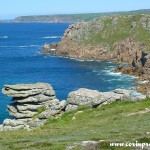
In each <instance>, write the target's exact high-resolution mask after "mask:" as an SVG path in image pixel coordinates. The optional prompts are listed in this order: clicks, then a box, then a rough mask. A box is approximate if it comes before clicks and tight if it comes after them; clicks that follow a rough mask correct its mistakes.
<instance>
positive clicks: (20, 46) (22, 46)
mask: <svg viewBox="0 0 150 150" xmlns="http://www.w3.org/2000/svg"><path fill="white" fill-rule="evenodd" d="M0 47H1V48H7V47H8V48H10V47H12V48H25V47H41V45H19V46H15V45H13V46H0Z"/></svg>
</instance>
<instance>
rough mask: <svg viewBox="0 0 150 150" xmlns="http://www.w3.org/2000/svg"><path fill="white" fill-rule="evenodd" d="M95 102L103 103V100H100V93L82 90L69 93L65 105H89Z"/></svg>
mask: <svg viewBox="0 0 150 150" xmlns="http://www.w3.org/2000/svg"><path fill="white" fill-rule="evenodd" d="M97 101H98V103H101V102H103V101H105V99H103V98H102V93H100V92H98V91H97V90H89V89H84V88H81V89H79V90H77V91H74V92H71V93H69V95H68V99H67V103H68V104H72V105H87V104H89V105H91V103H92V102H97Z"/></svg>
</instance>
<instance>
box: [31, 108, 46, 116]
mask: <svg viewBox="0 0 150 150" xmlns="http://www.w3.org/2000/svg"><path fill="white" fill-rule="evenodd" d="M45 110H46V108H45V106H41V107H39V108H38V109H37V113H36V114H35V115H33V118H37V117H38V115H39V114H41V113H42V112H43V111H45Z"/></svg>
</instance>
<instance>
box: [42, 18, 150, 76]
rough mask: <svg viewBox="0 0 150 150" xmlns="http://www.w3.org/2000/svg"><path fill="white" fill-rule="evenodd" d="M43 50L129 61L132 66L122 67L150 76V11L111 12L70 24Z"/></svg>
mask: <svg viewBox="0 0 150 150" xmlns="http://www.w3.org/2000/svg"><path fill="white" fill-rule="evenodd" d="M51 50H53V51H51ZM43 52H44V53H52V54H53V55H57V56H65V57H73V58H77V59H83V60H108V59H109V60H110V59H112V60H116V61H118V62H128V63H129V68H125V69H122V70H120V71H122V72H124V73H128V74H134V75H138V76H142V77H144V78H145V79H149V78H150V77H149V74H150V69H149V68H150V59H149V57H150V54H149V52H150V15H128V16H107V17H102V18H96V19H94V20H93V21H90V22H81V23H76V24H73V25H70V26H69V28H68V29H67V30H66V31H65V33H64V37H63V38H62V40H61V42H60V43H58V44H56V45H55V44H54V45H53V44H50V45H49V44H48V45H45V46H44V51H43Z"/></svg>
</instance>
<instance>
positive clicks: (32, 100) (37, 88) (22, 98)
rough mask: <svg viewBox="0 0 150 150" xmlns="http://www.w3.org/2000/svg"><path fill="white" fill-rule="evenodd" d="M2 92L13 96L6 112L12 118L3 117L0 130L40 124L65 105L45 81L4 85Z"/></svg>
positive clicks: (26, 127)
mask: <svg viewBox="0 0 150 150" xmlns="http://www.w3.org/2000/svg"><path fill="white" fill-rule="evenodd" d="M2 92H3V93H4V94H6V95H8V96H11V97H13V98H12V101H13V103H12V104H10V105H8V112H9V113H10V115H11V116H13V117H14V119H5V120H4V122H3V124H2V125H1V127H0V129H1V130H13V129H20V128H25V129H30V128H34V127H37V126H41V125H43V124H44V123H45V121H46V119H47V118H49V117H50V116H55V115H58V114H60V113H61V111H62V110H63V109H64V108H65V106H66V101H59V100H58V99H56V95H55V91H54V90H53V88H52V87H51V85H49V84H47V83H36V84H16V85H5V86H4V88H3V89H2Z"/></svg>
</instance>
